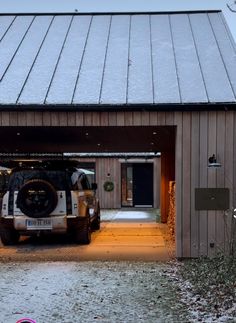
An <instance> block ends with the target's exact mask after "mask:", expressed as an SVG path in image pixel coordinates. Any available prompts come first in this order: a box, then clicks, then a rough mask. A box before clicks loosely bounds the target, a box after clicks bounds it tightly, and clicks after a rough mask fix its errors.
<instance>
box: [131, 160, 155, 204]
mask: <svg viewBox="0 0 236 323" xmlns="http://www.w3.org/2000/svg"><path fill="white" fill-rule="evenodd" d="M133 204H134V206H135V207H139V206H140V207H152V206H153V164H152V163H142V164H133Z"/></svg>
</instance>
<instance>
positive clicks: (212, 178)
mask: <svg viewBox="0 0 236 323" xmlns="http://www.w3.org/2000/svg"><path fill="white" fill-rule="evenodd" d="M216 121H217V120H216V112H209V114H208V156H209V157H210V156H212V155H213V154H215V155H216V152H217V150H216V134H217V129H216V125H217V124H216ZM216 172H217V169H216V168H215V167H209V168H208V187H209V188H215V187H216ZM215 234H216V211H208V256H214V255H215V252H216V248H215V247H216V235H215ZM212 245H213V247H212Z"/></svg>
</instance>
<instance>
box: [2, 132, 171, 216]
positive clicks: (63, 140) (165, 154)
mask: <svg viewBox="0 0 236 323" xmlns="http://www.w3.org/2000/svg"><path fill="white" fill-rule="evenodd" d="M0 136H1V138H4V140H2V141H1V145H0V152H1V155H2V164H4V163H5V165H7V163H8V162H9V161H10V159H11V158H12V157H10V156H11V155H12V156H13V154H14V158H15V159H19V158H22V157H21V156H22V155H23V154H24V157H23V158H28V157H27V154H28V155H29V157H30V156H31V157H30V158H35V156H34V153H38V154H41V156H40V158H47V154H48V153H81V152H82V153H91V152H94V153H120V152H122V153H130V152H135V153H137V152H144V153H145V152H146V153H149V152H153V153H158V152H161V198H160V201H161V205H160V206H161V221H162V222H166V220H167V213H168V205H169V197H168V188H169V181H171V180H172V181H173V180H174V179H175V127H173V126H114V127H112V126H109V127H106V126H99V127H96V126H87V127H86V126H83V127H63V126H62V127H40V126H39V127H30V126H29V127H4V126H3V127H0ZM44 154H45V157H43V155H44ZM4 155H5V157H4ZM17 155H18V157H17ZM33 156H34V157H33ZM60 158H62V157H60ZM154 180H155V179H154ZM158 184H159V183H158Z"/></svg>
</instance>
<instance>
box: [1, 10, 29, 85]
mask: <svg viewBox="0 0 236 323" xmlns="http://www.w3.org/2000/svg"><path fill="white" fill-rule="evenodd" d="M33 18H34V17H33V16H27V17H17V18H16V19H15V21H14V22H13V24H12V25H11V27H10V28H9V30H8V32H7V33H6V34H5V36H4V38H3V39H2V41H1V42H0V80H1V79H2V77H3V75H4V73H5V71H6V70H7V68H8V66H9V64H10V62H11V61H12V59H13V57H14V55H15V53H16V51H17V48H18V46H19V45H20V42H21V41H22V39H23V37H24V35H25V33H26V31H27V29H28V28H29V26H30V24H31V22H32V20H33Z"/></svg>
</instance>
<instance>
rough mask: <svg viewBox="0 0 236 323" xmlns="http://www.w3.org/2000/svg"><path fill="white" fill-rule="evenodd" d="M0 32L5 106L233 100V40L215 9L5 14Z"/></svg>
mask: <svg viewBox="0 0 236 323" xmlns="http://www.w3.org/2000/svg"><path fill="white" fill-rule="evenodd" d="M130 21H131V22H132V23H131V24H130ZM0 36H1V37H0V105H2V107H3V108H4V109H5V108H6V107H7V105H9V109H12V108H15V106H18V107H19V109H20V105H21V104H22V105H24V106H23V108H25V107H26V106H28V107H29V108H30V109H31V108H32V109H33V108H34V104H36V105H37V107H40V106H42V107H45V108H46V109H50V108H51V107H50V106H49V105H50V104H52V105H53V106H52V107H55V106H56V105H61V108H63V106H62V105H68V106H70V105H71V104H72V106H73V104H75V109H76V108H78V107H76V105H82V106H84V105H85V106H86V105H89V104H92V105H94V106H96V105H99V104H101V105H102V104H105V105H106V104H107V105H109V104H110V105H111V106H112V105H126V104H127V105H129V104H130V105H132V104H133V105H136V104H138V105H140V106H141V107H142V104H150V106H151V105H152V104H153V103H155V104H159V103H160V104H161V103H163V104H168V103H170V104H175V103H177V104H178V103H180V104H182V103H189V104H191V103H201V102H202V103H205V102H209V103H223V102H234V103H236V97H235V93H236V73H235V70H236V46H235V44H234V43H233V40H232V38H231V35H230V31H229V30H228V29H227V26H226V24H225V22H224V21H223V17H222V14H221V13H220V14H219V13H218V12H209V13H206V12H204V13H169V14H164V13H163V14H156V13H153V14H143V13H142V14H124V15H120V14H119V15H116V14H112V15H110V14H109V15H105V14H104V15H103V14H99V15H91V14H88V15H87V14H86V15H79V14H78V15H77V14H62V15H50V14H49V15H19V16H16V17H15V16H13V15H10V16H0ZM45 99H46V101H45ZM45 103H46V104H45ZM64 108H65V106H64ZM86 108H88V107H86ZM65 109H66V108H65Z"/></svg>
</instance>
